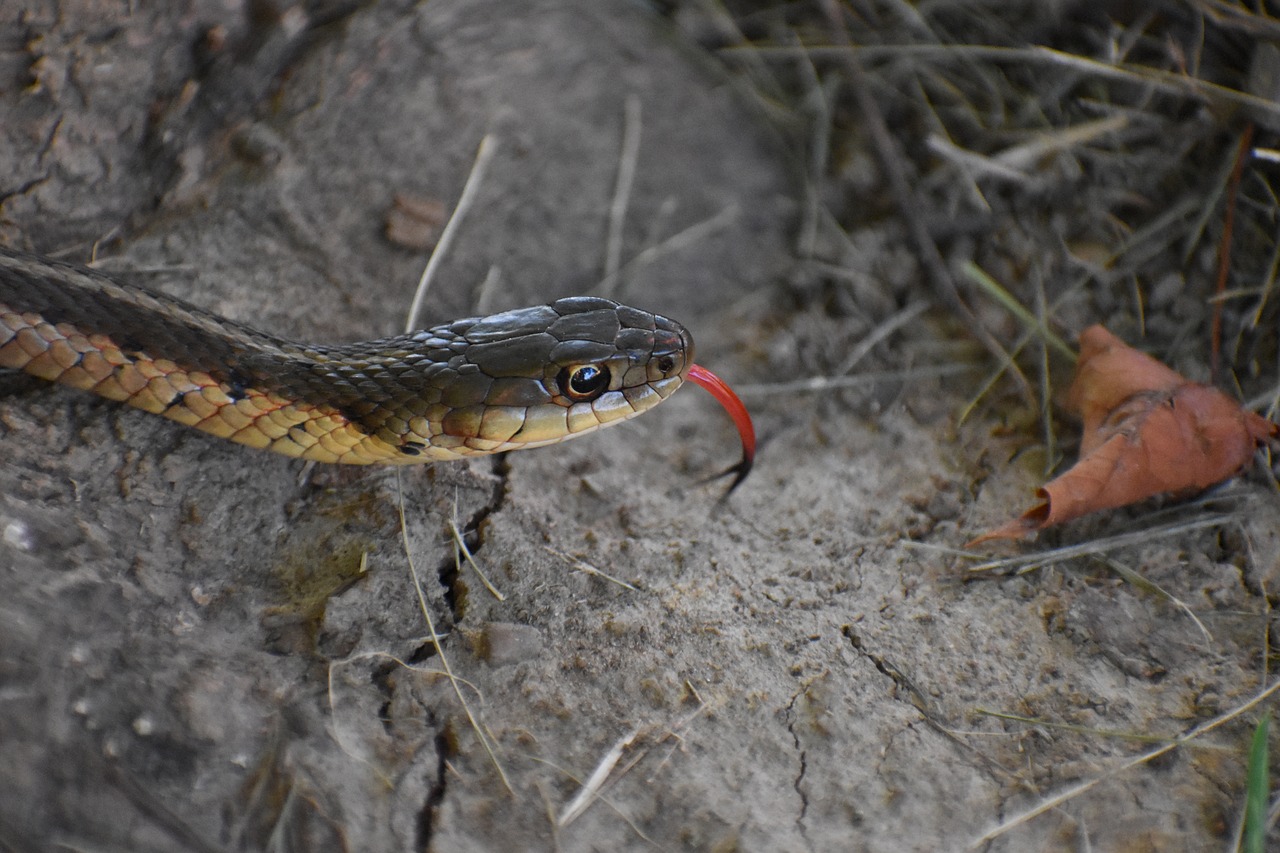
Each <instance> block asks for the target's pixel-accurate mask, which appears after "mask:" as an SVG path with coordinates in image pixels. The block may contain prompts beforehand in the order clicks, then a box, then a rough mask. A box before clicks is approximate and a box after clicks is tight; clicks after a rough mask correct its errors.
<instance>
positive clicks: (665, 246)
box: [596, 205, 739, 293]
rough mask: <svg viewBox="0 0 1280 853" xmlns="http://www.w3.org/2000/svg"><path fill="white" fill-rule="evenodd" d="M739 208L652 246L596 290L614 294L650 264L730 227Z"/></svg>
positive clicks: (704, 221) (709, 218)
mask: <svg viewBox="0 0 1280 853" xmlns="http://www.w3.org/2000/svg"><path fill="white" fill-rule="evenodd" d="M738 213H739V211H738V207H737V206H736V205H729V206H728V207H726V208H724V209H723V210H721V211H720V212H719V213H716V214H714V215H712V216H709V217H707V218H706V219H704V220H702V221H701V222H695V223H694V224H693V225H690V226H689V227H688V228H685V229H684V230H683V231H680V232H678V233H676V234H673V235H671V236H670V237H668V238H667V239H665V240H663V241H662V242H661V243H658V244H657V245H654V246H650V247H648V248H647V249H645V250H644V251H642V252H641V253H640V254H638V255H636V256H635V257H634V258H632V259H631V260H629V261H627V263H625V264H624V265H623V266H622V268H621V269H619V270H618V271H617V272H616V273H614V274H613V275H607V276H605V277H604V278H603V279H601V280H600V283H599V284H597V285H596V290H597V291H598V292H600V293H614V292H615V291H616V289H617V285H618V283H619V282H620V281H622V280H623V279H625V278H626V277H627V276H629V275H632V274H633V273H635V272H636V271H637V270H641V269H644V268H645V267H646V266H648V265H649V264H651V263H653V262H654V261H656V260H658V259H659V258H661V257H662V256H663V255H666V254H669V253H671V252H678V251H680V250H681V249H686V248H688V247H689V246H693V245H696V244H697V243H699V242H701V241H702V240H705V239H707V238H708V237H710V236H711V235H712V234H714V233H716V232H717V231H719V230H721V229H722V228H725V227H727V226H728V225H730V224H731V223H732V222H733V221H734V220H735V219H737V218H738Z"/></svg>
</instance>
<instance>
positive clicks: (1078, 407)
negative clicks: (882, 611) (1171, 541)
mask: <svg viewBox="0 0 1280 853" xmlns="http://www.w3.org/2000/svg"><path fill="white" fill-rule="evenodd" d="M1066 403H1067V407H1068V408H1069V409H1071V410H1072V411H1074V412H1076V413H1077V414H1079V415H1080V417H1081V419H1082V420H1083V421H1084V436H1083V438H1082V439H1081V442H1080V461H1079V462H1077V463H1076V464H1075V467H1073V468H1071V470H1069V471H1067V472H1066V473H1065V474H1063V475H1062V476H1060V477H1058V478H1057V479H1055V480H1053V481H1051V482H1049V483H1047V484H1045V485H1044V486H1043V487H1042V488H1040V489H1038V490H1037V491H1036V495H1037V496H1038V497H1039V498H1040V501H1041V502H1040V503H1038V504H1036V505H1035V506H1033V507H1032V508H1031V509H1029V510H1027V511H1026V512H1025V513H1023V514H1022V515H1021V516H1020V517H1018V518H1016V519H1014V520H1013V521H1010V522H1009V523H1008V524H1005V525H1003V526H1001V527H997V528H996V529H994V530H990V531H988V532H986V533H984V534H982V535H981V536H979V537H978V538H976V539H974V540H973V541H971V542H969V543H967V544H966V545H965V547H966V548H971V547H973V546H975V545H979V544H981V543H983V542H987V541H989V540H991V539H1018V538H1021V537H1023V536H1028V535H1030V534H1032V533H1035V532H1036V531H1039V530H1043V529H1044V528H1046V527H1049V526H1051V525H1054V524H1061V523H1062V522H1064V521H1068V520H1070V519H1072V518H1078V517H1079V516H1082V515H1085V514H1086V513H1090V512H1096V511H1097V510H1101V509H1114V508H1115V507H1121V506H1125V505H1127V504H1131V503H1135V502H1137V501H1140V500H1142V499H1144V498H1148V497H1151V496H1153V495H1159V494H1165V493H1172V494H1194V493H1195V492H1197V491H1200V490H1201V489H1205V488H1207V487H1209V486H1212V485H1213V484H1214V483H1217V482H1220V481H1222V480H1225V479H1226V478H1228V477H1230V476H1232V475H1233V474H1235V473H1236V472H1238V471H1239V470H1240V469H1241V468H1242V467H1244V465H1245V463H1247V462H1248V461H1249V460H1250V459H1251V458H1252V457H1253V451H1254V449H1255V448H1256V447H1257V446H1258V444H1259V443H1261V442H1263V441H1266V440H1268V439H1270V438H1272V437H1274V436H1275V435H1276V431H1277V427H1276V424H1274V423H1272V422H1271V421H1269V420H1267V419H1266V418H1264V417H1261V416H1260V415H1256V414H1254V413H1253V412H1249V411H1245V410H1244V409H1241V408H1240V406H1239V404H1238V403H1236V402H1235V401H1234V400H1232V399H1231V398H1230V397H1228V396H1227V395H1226V394H1223V393H1222V392H1221V391H1219V390H1217V389H1216V388H1212V387H1210V386H1208V385H1201V384H1200V383H1198V382H1190V381H1188V380H1187V379H1185V378H1183V376H1182V375H1181V374H1179V373H1177V372H1175V371H1173V370H1171V369H1169V368H1168V367H1166V366H1165V365H1163V364H1161V363H1160V362H1158V361H1156V360H1155V359H1154V358H1151V357H1150V356H1148V355H1146V354H1144V353H1141V352H1138V351H1137V350H1135V349H1133V348H1132V347H1130V346H1128V345H1127V344H1125V343H1124V342H1123V341H1121V340H1120V339H1119V338H1117V337H1116V336H1115V335H1113V334H1111V333H1110V332H1108V331H1107V330H1106V329H1104V328H1103V327H1102V326H1090V327H1089V328H1088V329H1085V330H1084V332H1083V333H1081V335H1080V361H1079V363H1078V364H1077V366H1076V376H1075V379H1074V381H1073V382H1072V383H1071V388H1070V390H1069V391H1068V392H1067V401H1066Z"/></svg>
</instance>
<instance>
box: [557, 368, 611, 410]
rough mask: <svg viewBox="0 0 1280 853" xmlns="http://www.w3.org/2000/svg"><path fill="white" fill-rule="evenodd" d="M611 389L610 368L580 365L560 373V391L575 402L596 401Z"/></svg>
mask: <svg viewBox="0 0 1280 853" xmlns="http://www.w3.org/2000/svg"><path fill="white" fill-rule="evenodd" d="M608 387H609V368H607V367H601V366H599V365H596V364H579V365H577V366H576V367H566V368H565V369H564V370H562V371H560V390H561V391H563V392H564V395H565V396H566V397H568V398H569V399H570V400H573V401H574V402H578V403H582V402H585V401H587V400H594V399H595V398H596V397H599V396H600V395H601V394H603V393H604V392H605V390H606V389H607V388H608Z"/></svg>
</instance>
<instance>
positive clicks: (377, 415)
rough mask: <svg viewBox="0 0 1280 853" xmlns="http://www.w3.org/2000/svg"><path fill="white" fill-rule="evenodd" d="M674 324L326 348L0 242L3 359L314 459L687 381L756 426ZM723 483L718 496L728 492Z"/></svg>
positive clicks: (742, 424)
mask: <svg viewBox="0 0 1280 853" xmlns="http://www.w3.org/2000/svg"><path fill="white" fill-rule="evenodd" d="M693 355H694V344H693V337H692V336H691V335H690V333H689V331H688V330H687V329H686V328H685V327H684V326H682V325H681V324H680V323H678V322H676V321H675V320H671V319H669V318H667V317H664V316H662V315H659V314H654V313H650V312H648V311H643V310H640V309H638V308H632V307H630V306H627V305H623V304H621V303H618V302H614V301H613V300H610V299H605V298H601V297H594V296H571V297H567V298H563V299H558V300H556V301H554V302H551V303H549V304H545V305H537V306H533V307H528V308H518V309H515V310H511V311H504V312H501V313H497V314H491V315H488V316H481V317H468V318H465V319H461V320H455V321H453V322H449V323H445V324H442V325H437V326H433V327H431V328H427V329H422V330H419V331H415V332H411V333H409V334H405V335H399V336H395V337H388V338H382V339H378V340H369V341H360V342H356V343H343V344H334V345H320V344H308V343H298V342H294V341H290V340H286V339H283V338H279V337H276V336H274V335H270V334H267V333H264V332H261V331H258V330H257V329H255V328H253V327H251V326H249V325H247V324H244V323H241V322H237V321H235V320H230V319H227V318H225V317H222V316H219V315H218V314H216V313H213V312H211V311H207V310H204V309H202V308H200V307H197V306H196V305H193V304H190V303H188V302H186V301H184V300H182V299H179V298H176V297H173V296H170V295H167V294H163V293H160V292H158V291H155V290H152V289H150V288H147V287H144V286H141V285H139V284H137V283H135V282H132V281H128V280H125V279H124V278H122V277H119V276H117V275H109V274H107V273H104V272H101V271H98V270H95V269H91V268H89V267H85V266H81V265H78V264H73V263H68V262H65V261H61V260H55V259H52V258H47V257H43V256H39V255H34V254H28V253H25V252H21V251H17V250H14V249H10V248H6V247H0V368H6V369H9V370H18V371H22V372H25V373H27V374H30V375H32V376H36V377H39V378H41V379H45V380H49V381H51V382H56V383H59V384H62V385H67V386H71V387H74V388H79V389H82V390H85V391H90V392H93V393H95V394H98V395H100V396H102V397H105V398H108V399H111V400H117V401H121V402H123V403H126V404H128V405H130V406H133V407H135V408H138V409H141V410H143V411H146V412H151V413H154V414H158V415H161V416H163V417H166V418H168V419H170V420H172V421H176V422H177V423H180V424H183V425H185V426H188V427H192V428H194V429H197V430H200V431H202V432H205V433H209V434H210V435H214V436H217V437H219V438H223V439H228V440H230V441H233V442H237V443H239V444H243V445H247V446H249V447H254V448H260V449H264V450H271V451H274V452H276V453H282V454H284V455H286V456H291V457H295V458H299V459H306V460H313V461H316V462H326V463H340V464H355V465H371V464H391V465H403V464H413V463H422V462H434V461H446V460H456V459H464V458H468V457H475V456H485V455H489V454H494V453H501V452H504V451H508V450H522V449H527V448H534V447H541V446H545V445H551V444H558V443H560V442H562V441H565V440H567V439H570V438H575V437H577V436H581V435H587V434H589V433H592V432H595V431H596V430H598V429H600V428H602V427H606V426H611V425H613V424H616V423H621V422H623V421H626V420H628V419H630V418H633V417H635V416H637V415H640V414H642V413H644V412H646V411H648V410H650V409H652V408H653V407H654V406H656V405H657V404H658V403H661V402H662V401H664V400H666V399H667V398H669V397H670V396H671V395H672V394H673V393H674V392H675V391H676V389H678V388H679V387H680V386H681V385H682V384H684V383H685V382H686V381H691V382H693V383H694V384H697V385H700V386H702V387H703V388H705V389H707V390H708V391H709V392H710V393H711V394H712V395H713V396H714V397H715V398H716V400H717V401H718V402H720V404H721V405H722V406H723V407H724V408H725V409H726V411H727V412H728V413H729V414H730V416H731V417H732V419H733V421H734V423H735V425H736V426H737V428H738V432H739V436H740V438H741V441H742V458H741V461H739V462H738V464H737V465H734V466H732V467H730V468H728V469H726V470H725V471H724V472H722V475H730V474H732V475H734V479H733V481H732V483H731V485H730V487H729V491H732V490H733V489H734V488H735V487H736V486H737V485H738V484H739V483H741V482H742V480H743V479H744V478H745V477H746V475H747V473H748V472H749V471H750V470H751V466H752V464H753V461H754V456H755V433H754V428H753V426H752V423H751V418H750V415H749V414H748V412H747V410H746V407H745V406H744V405H743V404H742V402H741V400H740V399H738V397H737V395H736V394H734V392H733V391H732V390H731V389H730V388H729V386H728V385H727V384H726V383H724V382H723V381H722V380H720V379H719V377H717V376H716V375H715V374H714V373H712V372H711V371H709V370H706V369H705V368H702V367H700V366H699V365H697V364H695V363H694V361H693ZM726 494H727V492H726Z"/></svg>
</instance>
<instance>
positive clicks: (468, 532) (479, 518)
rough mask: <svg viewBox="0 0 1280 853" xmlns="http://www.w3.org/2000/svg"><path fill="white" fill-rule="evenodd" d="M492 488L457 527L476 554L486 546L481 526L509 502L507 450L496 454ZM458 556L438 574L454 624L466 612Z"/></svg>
mask: <svg viewBox="0 0 1280 853" xmlns="http://www.w3.org/2000/svg"><path fill="white" fill-rule="evenodd" d="M492 468H493V476H494V480H493V491H492V493H491V494H490V496H489V500H488V502H487V503H485V504H484V505H483V506H481V507H480V508H479V509H477V510H476V511H475V512H473V513H472V514H471V517H470V518H468V519H467V522H466V524H463V525H462V526H461V527H459V528H458V532H459V533H460V534H461V535H462V541H463V542H464V543H465V544H466V546H467V550H468V551H470V552H471V556H472V557H474V556H476V555H477V554H479V553H480V550H481V549H482V548H483V547H484V535H483V534H482V533H481V532H480V528H481V526H482V525H483V524H484V523H485V521H487V520H488V519H489V517H490V516H492V515H494V514H496V513H498V512H500V511H501V510H502V507H503V506H504V505H505V504H506V502H507V481H508V479H509V478H510V475H511V463H510V462H508V461H507V455H506V454H505V453H503V454H499V455H497V456H495V457H493V462H492ZM458 562H459V561H458V560H456V559H453V558H450V559H448V560H445V561H444V562H443V563H441V564H440V567H439V568H438V569H436V576H437V577H438V578H439V579H440V585H441V586H442V587H444V601H445V604H446V605H447V606H448V608H449V617H450V619H451V620H452V624H454V625H456V624H458V623H459V622H461V621H462V620H463V618H465V616H466V606H465V601H466V592H465V589H464V588H463V587H462V586H461V585H460V584H459V583H458V580H459V577H460V573H459V571H458Z"/></svg>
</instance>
